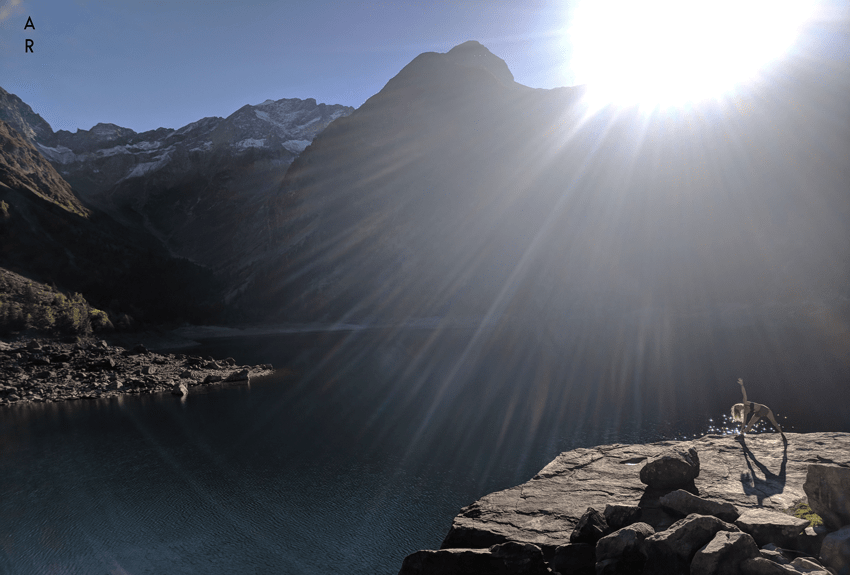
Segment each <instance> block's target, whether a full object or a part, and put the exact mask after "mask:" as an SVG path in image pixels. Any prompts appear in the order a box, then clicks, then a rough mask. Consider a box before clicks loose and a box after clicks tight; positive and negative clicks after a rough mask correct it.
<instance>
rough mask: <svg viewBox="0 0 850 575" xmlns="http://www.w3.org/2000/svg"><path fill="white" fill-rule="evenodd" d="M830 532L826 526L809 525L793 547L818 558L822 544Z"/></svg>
mask: <svg viewBox="0 0 850 575" xmlns="http://www.w3.org/2000/svg"><path fill="white" fill-rule="evenodd" d="M829 531H830V530H829V528H828V527H826V526H824V525H809V526H808V527H806V529H805V530H804V531H803V532H802V533H800V535H798V536H797V539H796V540H795V541H794V544H793V546H792V547H793V548H794V549H798V550H800V551H803V552H804V553H808V554H809V555H812V556H814V557H816V556H818V555H819V554H820V547H821V544H823V540H824V538H825V537H826V536H827V535H828V534H829Z"/></svg>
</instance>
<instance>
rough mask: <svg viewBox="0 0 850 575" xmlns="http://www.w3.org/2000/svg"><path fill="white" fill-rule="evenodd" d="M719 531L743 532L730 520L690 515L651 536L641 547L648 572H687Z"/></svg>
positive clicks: (673, 574) (672, 573) (671, 574)
mask: <svg viewBox="0 0 850 575" xmlns="http://www.w3.org/2000/svg"><path fill="white" fill-rule="evenodd" d="M718 531H731V532H735V533H737V532H739V531H740V530H739V529H738V528H737V527H735V526H734V525H732V524H730V523H726V522H725V521H721V520H720V519H718V518H717V517H711V516H709V515H689V516H687V517H686V518H684V519H681V520H679V521H677V522H676V523H674V524H673V525H671V526H670V529H667V530H666V531H662V532H660V533H656V534H655V535H651V536H649V537H647V538H646V539H645V540H644V542H643V545H642V546H641V553H643V555H644V556H645V557H646V566H645V568H644V569H645V572H646V573H652V574H653V575H665V574H670V575H677V574H679V573H687V572H688V569H689V565H690V563H691V560H692V559H693V557H694V555H695V554H696V552H697V550H698V549H699V548H700V547H702V546H704V545H706V544H707V543H708V542H709V541H711V540H712V539H713V538H714V536H715V535H716V534H717V532H718Z"/></svg>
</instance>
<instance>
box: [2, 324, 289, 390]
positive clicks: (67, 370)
mask: <svg viewBox="0 0 850 575" xmlns="http://www.w3.org/2000/svg"><path fill="white" fill-rule="evenodd" d="M272 371H273V368H272V366H271V365H269V364H265V365H255V366H238V365H236V362H235V361H234V360H233V359H232V358H227V359H224V360H215V359H213V358H212V357H207V358H202V357H198V356H191V355H185V354H180V353H178V354H173V353H168V354H160V353H155V352H152V351H149V350H148V349H147V348H145V346H144V345H142V344H138V345H136V346H134V347H133V348H131V349H129V350H128V349H125V348H123V347H119V346H111V345H109V344H108V343H107V342H106V341H103V340H100V341H97V340H80V341H75V342H73V343H67V342H61V341H56V340H47V341H44V340H37V339H33V340H29V341H27V342H24V341H21V342H16V343H13V344H9V343H4V342H0V406H3V405H16V404H26V403H44V402H60V401H74V400H80V399H101V398H107V397H116V396H118V395H123V394H143V393H163V392H169V391H170V392H171V393H173V394H175V395H181V396H182V395H186V394H188V393H189V390H190V388H192V387H194V386H199V385H209V384H213V383H229V382H233V383H248V382H249V380H250V378H252V377H256V376H260V375H268V374H270V373H272Z"/></svg>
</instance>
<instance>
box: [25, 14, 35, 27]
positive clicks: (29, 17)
mask: <svg viewBox="0 0 850 575" xmlns="http://www.w3.org/2000/svg"><path fill="white" fill-rule="evenodd" d="M27 28H32V29H33V30H35V24H33V23H32V16H27V25H26V26H24V30H26V29H27Z"/></svg>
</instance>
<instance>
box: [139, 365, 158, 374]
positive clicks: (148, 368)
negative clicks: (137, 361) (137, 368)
mask: <svg viewBox="0 0 850 575" xmlns="http://www.w3.org/2000/svg"><path fill="white" fill-rule="evenodd" d="M155 373H156V366H155V365H145V366H142V375H153V374H155Z"/></svg>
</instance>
